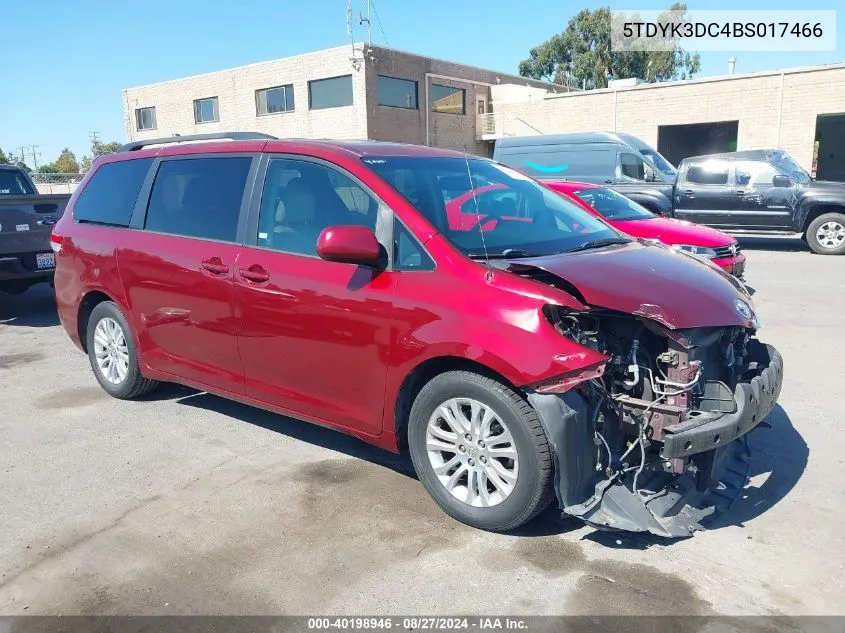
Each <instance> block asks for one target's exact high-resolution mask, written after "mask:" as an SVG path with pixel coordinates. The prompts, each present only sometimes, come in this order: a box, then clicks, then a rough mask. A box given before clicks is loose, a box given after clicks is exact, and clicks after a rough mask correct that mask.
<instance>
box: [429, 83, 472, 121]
mask: <svg viewBox="0 0 845 633" xmlns="http://www.w3.org/2000/svg"><path fill="white" fill-rule="evenodd" d="M466 96H467V94H466V90H464V89H463V88H454V87H452V86H441V85H439V84H431V109H432V110H433V111H434V112H445V113H446V114H466Z"/></svg>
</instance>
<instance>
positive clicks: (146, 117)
mask: <svg viewBox="0 0 845 633" xmlns="http://www.w3.org/2000/svg"><path fill="white" fill-rule="evenodd" d="M135 125H136V126H137V128H138V129H139V130H154V129H156V109H155V107H151V108H138V109H137V110H135Z"/></svg>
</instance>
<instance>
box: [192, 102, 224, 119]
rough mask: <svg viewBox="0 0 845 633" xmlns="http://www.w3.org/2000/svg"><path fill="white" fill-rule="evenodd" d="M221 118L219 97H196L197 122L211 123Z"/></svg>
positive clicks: (195, 113) (195, 117)
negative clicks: (218, 103)
mask: <svg viewBox="0 0 845 633" xmlns="http://www.w3.org/2000/svg"><path fill="white" fill-rule="evenodd" d="M219 120H220V111H219V109H218V106H217V97H209V98H208V99H196V100H195V101H194V121H196V122H197V123H209V122H211V121H219Z"/></svg>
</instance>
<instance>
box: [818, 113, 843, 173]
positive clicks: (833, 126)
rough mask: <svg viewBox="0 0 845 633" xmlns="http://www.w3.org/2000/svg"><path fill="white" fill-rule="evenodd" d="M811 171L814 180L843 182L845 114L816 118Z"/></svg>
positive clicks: (823, 115) (822, 115)
mask: <svg viewBox="0 0 845 633" xmlns="http://www.w3.org/2000/svg"><path fill="white" fill-rule="evenodd" d="M813 171H814V172H815V176H816V180H836V181H839V182H845V114H820V115H819V116H817V117H816V146H815V151H814V156H813Z"/></svg>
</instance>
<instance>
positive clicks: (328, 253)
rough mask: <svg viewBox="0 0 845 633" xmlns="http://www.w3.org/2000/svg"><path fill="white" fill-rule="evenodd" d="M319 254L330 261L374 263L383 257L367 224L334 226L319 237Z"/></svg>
mask: <svg viewBox="0 0 845 633" xmlns="http://www.w3.org/2000/svg"><path fill="white" fill-rule="evenodd" d="M317 254H318V255H319V256H320V257H322V258H323V259H325V260H327V261H330V262H344V263H347V264H372V263H374V262H377V261H378V260H379V259H380V258H381V247H380V246H379V243H378V240H377V239H376V236H375V235H374V234H373V232H372V231H371V230H370V229H369V228H367V227H366V226H332V227H329V228H327V229H324V230H323V232H322V233H320V237H319V238H317Z"/></svg>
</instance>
